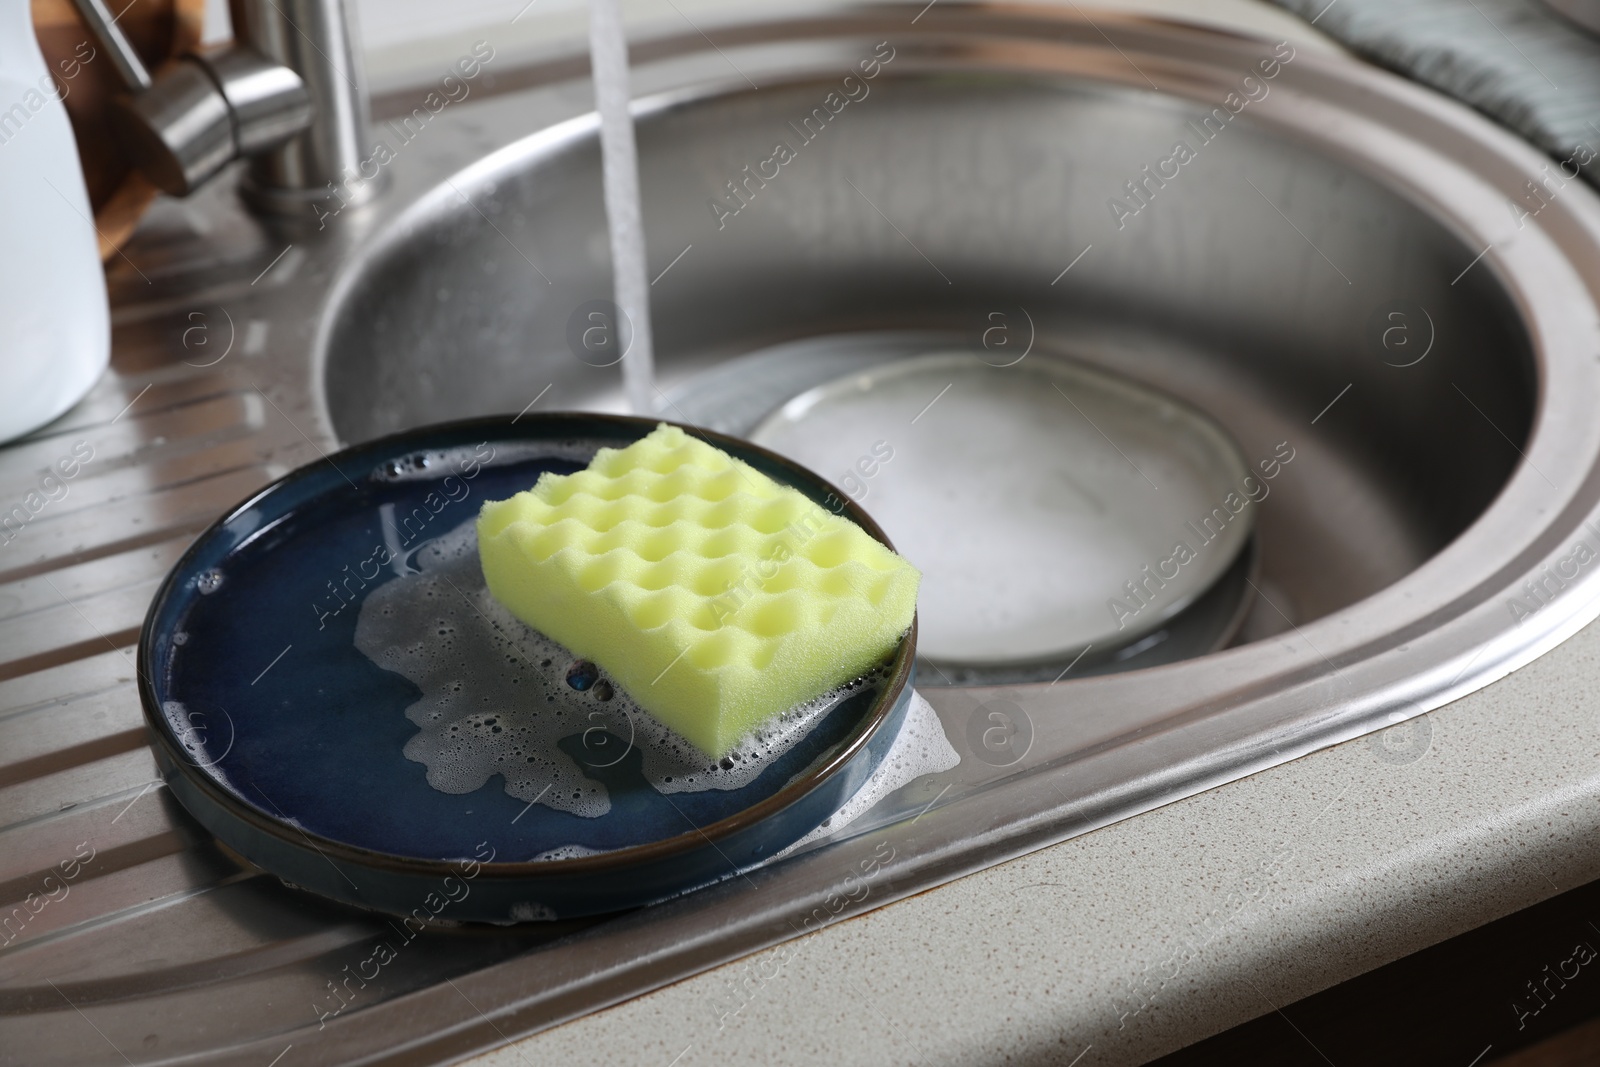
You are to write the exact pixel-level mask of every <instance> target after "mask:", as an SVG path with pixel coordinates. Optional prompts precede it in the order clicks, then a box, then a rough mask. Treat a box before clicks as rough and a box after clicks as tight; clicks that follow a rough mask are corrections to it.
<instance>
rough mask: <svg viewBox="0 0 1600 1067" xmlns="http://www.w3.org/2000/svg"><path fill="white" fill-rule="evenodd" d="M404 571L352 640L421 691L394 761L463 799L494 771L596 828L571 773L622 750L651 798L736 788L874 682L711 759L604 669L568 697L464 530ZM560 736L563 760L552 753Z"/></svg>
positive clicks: (562, 656)
mask: <svg viewBox="0 0 1600 1067" xmlns="http://www.w3.org/2000/svg"><path fill="white" fill-rule="evenodd" d="M414 562H415V563H416V565H417V566H418V567H419V568H420V570H419V571H417V572H416V573H413V574H408V575H405V576H403V577H400V578H396V579H395V580H393V581H390V582H387V583H385V584H384V585H382V586H380V587H379V588H377V589H376V590H374V591H373V592H372V593H371V595H369V596H368V597H367V598H366V600H365V601H364V602H363V603H362V605H361V613H360V616H359V618H358V619H357V622H356V639H355V643H356V647H357V649H359V650H360V651H361V652H362V654H363V655H365V656H366V657H367V658H368V659H370V660H372V662H373V663H375V664H377V665H378V666H380V667H382V668H384V669H385V670H391V671H394V672H396V673H398V674H400V675H402V676H403V677H405V678H406V679H408V680H409V681H411V682H412V683H413V684H415V685H416V686H417V688H419V689H420V690H421V691H422V698H421V699H420V700H418V701H417V702H416V703H414V704H412V705H411V706H410V707H408V708H407V709H406V717H407V718H408V719H410V720H411V721H412V722H413V723H415V724H416V725H417V726H418V727H419V732H418V733H417V735H416V736H415V737H413V738H412V739H411V740H410V741H408V742H407V743H406V746H405V749H404V752H405V755H406V757H407V758H408V759H412V760H415V761H417V762H418V763H421V764H423V765H424V766H426V767H427V768H428V775H427V779H428V784H429V785H431V786H433V787H434V788H435V789H438V790H440V791H441V792H445V793H470V792H473V791H474V790H477V789H480V788H482V787H483V785H484V783H486V782H487V781H488V780H489V778H490V777H491V776H492V775H495V774H499V775H501V777H502V778H503V779H504V781H505V790H506V792H507V793H508V794H509V795H511V796H513V797H515V798H517V799H518V800H523V801H527V802H530V803H538V804H542V805H544V806H546V807H549V808H552V809H554V810H557V811H565V812H570V813H572V814H574V815H581V816H584V817H586V818H597V817H599V816H601V815H604V814H605V813H606V812H608V811H610V810H611V798H610V795H609V794H608V792H607V791H606V788H605V786H604V785H602V784H601V783H600V782H598V781H596V780H594V779H593V778H590V777H589V776H588V775H587V774H586V773H585V771H586V770H587V769H591V768H604V767H607V766H610V765H611V764H613V763H616V762H619V761H620V760H621V759H623V758H625V757H626V756H627V754H628V752H629V751H631V750H632V749H637V750H638V751H639V753H640V756H641V768H642V773H643V775H644V777H645V779H646V780H647V781H648V782H649V783H650V785H651V786H652V787H654V788H655V789H657V790H658V791H660V792H661V793H664V794H665V793H688V792H700V791H703V790H708V789H723V790H728V789H739V788H742V787H743V786H746V785H749V784H750V783H751V782H753V781H755V779H756V778H757V777H759V776H760V774H761V772H762V771H764V770H765V769H766V768H767V767H769V766H771V765H772V763H773V762H775V761H776V760H777V759H779V758H780V757H782V756H783V755H784V754H785V753H787V752H789V751H790V750H791V749H792V748H793V747H794V746H795V745H796V744H797V743H798V742H799V741H800V740H801V739H802V738H803V737H805V735H806V734H807V733H808V732H809V731H810V730H811V729H812V728H813V727H815V726H816V725H817V724H818V723H819V722H821V721H822V719H823V718H825V717H826V716H827V714H828V712H829V711H831V710H832V709H833V708H834V707H836V706H837V705H838V704H839V702H840V701H842V700H845V699H847V698H849V697H850V696H852V695H854V694H856V693H858V692H860V691H861V690H863V689H864V688H866V687H868V686H870V685H872V684H873V683H874V681H875V680H876V678H877V675H876V673H874V674H869V675H867V676H865V677H863V678H860V679H857V680H855V681H853V682H852V683H850V684H849V685H846V686H843V687H841V688H839V689H836V690H834V691H833V692H831V693H828V694H827V695H825V696H823V697H821V698H819V699H817V700H813V701H809V702H807V703H805V704H802V705H800V706H799V707H797V708H794V709H792V710H790V711H788V712H785V713H783V714H782V715H780V716H778V718H776V719H774V720H772V721H770V722H767V723H765V724H763V725H762V726H761V727H760V728H759V729H757V730H755V731H752V732H751V733H750V734H748V735H746V736H745V737H744V738H743V739H741V740H740V741H739V743H738V744H736V745H734V747H733V750H732V751H731V752H730V753H729V754H728V755H727V756H726V757H725V758H723V759H722V760H720V761H717V760H711V759H708V758H707V757H706V756H705V755H704V754H703V753H701V752H700V751H699V750H698V749H696V748H695V747H694V746H693V745H692V744H690V743H689V742H688V741H687V740H685V739H684V738H683V737H681V736H680V735H678V734H677V733H675V732H674V731H672V730H671V729H669V728H668V727H666V726H664V725H662V724H661V723H660V722H659V721H658V720H656V719H655V718H654V717H653V716H651V715H650V714H649V713H647V712H645V711H643V710H642V709H641V708H640V707H639V706H638V705H637V704H636V703H635V702H634V701H633V700H632V699H630V698H629V697H628V695H627V693H626V692H625V691H624V690H623V689H622V687H621V686H620V685H619V684H618V683H617V682H616V681H615V679H613V678H611V677H610V676H609V675H608V674H607V673H606V672H605V671H603V670H601V671H599V672H598V678H597V679H596V680H595V681H594V682H593V684H591V685H590V686H589V687H588V688H586V689H584V690H582V691H579V690H576V689H573V688H572V687H571V686H570V685H568V684H567V683H566V681H565V678H566V675H567V671H568V668H569V667H570V666H571V665H572V664H573V663H574V662H575V659H576V657H574V656H573V655H572V653H570V652H569V651H567V650H566V649H565V648H563V647H562V646H561V645H559V644H557V643H556V642H554V641H552V640H550V639H549V638H547V637H545V636H544V635H542V634H540V633H538V632H537V631H535V630H532V629H530V628H529V627H527V626H525V625H524V624H523V623H522V622H520V621H519V620H518V619H517V618H516V617H515V616H513V615H512V614H511V613H510V612H509V611H507V610H506V609H505V608H504V607H502V606H501V604H500V603H499V602H498V601H496V600H495V599H494V597H493V596H492V595H491V594H490V593H489V591H488V589H487V588H486V587H485V585H484V580H483V572H482V570H481V568H480V566H479V564H478V557H477V531H476V524H475V521H469V522H466V523H463V524H462V525H461V526H459V527H457V528H456V529H454V530H452V531H451V532H449V533H447V534H445V535H443V536H441V537H439V538H437V539H435V540H433V541H430V542H428V543H426V544H424V545H423V546H422V547H420V548H419V549H418V550H417V551H416V553H415V557H414ZM607 695H609V699H606V696H607ZM573 737H576V738H578V739H579V747H580V748H581V755H580V756H578V758H577V759H574V758H573V757H572V756H570V755H568V754H567V753H566V752H564V751H562V750H561V749H560V748H559V747H558V746H557V742H559V741H561V740H562V739H563V738H573ZM619 741H620V742H621V743H622V744H621V745H619V744H618V742H619ZM569 747H570V743H569ZM584 764H587V767H585V766H584ZM551 851H552V852H555V851H560V850H559V849H556V850H551ZM538 858H542V859H556V858H565V857H557V856H554V855H549V854H544V855H541V856H540V857H538Z"/></svg>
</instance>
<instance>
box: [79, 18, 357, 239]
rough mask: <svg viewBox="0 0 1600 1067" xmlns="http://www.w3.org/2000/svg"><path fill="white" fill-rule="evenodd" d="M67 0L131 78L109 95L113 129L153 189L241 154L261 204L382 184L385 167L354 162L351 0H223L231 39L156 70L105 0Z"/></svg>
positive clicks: (188, 182) (178, 186)
mask: <svg viewBox="0 0 1600 1067" xmlns="http://www.w3.org/2000/svg"><path fill="white" fill-rule="evenodd" d="M74 3H75V4H76V5H77V8H78V12H79V14H80V15H81V16H82V17H83V20H84V22H85V23H86V24H87V25H88V27H89V29H90V30H91V31H92V32H93V33H94V34H95V35H96V36H97V37H98V38H99V39H100V41H101V42H102V43H103V44H104V45H105V46H106V49H107V51H108V52H109V53H110V55H111V57H112V62H113V64H114V65H115V67H116V69H117V72H118V74H119V76H120V77H121V79H122V81H123V84H124V85H125V86H126V88H127V90H128V92H127V95H126V96H122V97H119V98H118V99H117V101H116V102H115V103H114V105H113V107H114V108H115V121H114V123H113V126H114V128H115V130H116V131H117V137H118V139H119V141H120V142H121V143H122V146H123V148H124V150H125V151H126V153H127V155H128V156H129V158H130V161H131V162H132V163H133V165H134V167H135V168H136V169H137V170H138V171H139V172H140V173H142V174H143V175H144V176H145V177H146V178H148V179H150V181H151V182H152V183H153V184H155V185H156V186H157V187H159V188H160V189H162V190H164V191H166V192H168V193H171V194H172V195H174V196H188V195H189V194H190V193H192V192H194V191H195V190H196V189H198V188H199V187H200V186H201V185H203V184H204V183H205V182H206V181H208V180H209V179H210V178H211V177H212V176H213V175H215V174H216V173H217V172H218V171H220V170H222V168H223V167H225V166H227V165H228V164H229V163H231V162H233V161H234V160H236V159H240V158H247V159H248V160H249V161H250V166H249V170H248V172H247V174H246V176H245V178H244V180H243V181H242V182H241V184H240V194H241V195H242V196H243V198H244V199H245V201H246V203H248V204H250V205H251V206H252V207H253V208H254V209H255V210H257V211H259V212H261V213H264V214H273V215H294V214H297V213H302V212H304V213H307V214H311V213H312V212H313V211H314V210H315V209H316V208H317V207H318V205H319V204H321V203H323V202H325V201H328V200H331V199H334V198H337V199H338V201H339V203H340V205H341V207H343V206H349V205H351V204H354V203H359V202H362V201H365V200H367V199H370V198H371V197H372V196H373V195H375V194H376V193H377V192H378V190H379V188H380V182H381V177H382V176H381V175H379V176H378V177H377V178H373V179H367V178H364V177H363V176H362V175H361V173H360V169H359V168H360V164H361V160H362V157H363V156H364V155H365V153H366V151H367V149H368V148H369V145H368V134H367V118H368V115H367V105H368V101H367V87H366V80H365V78H364V76H363V73H362V69H361V62H360V54H359V45H358V43H357V35H356V33H355V24H354V17H355V11H354V4H353V2H352V0H229V13H230V14H231V16H232V20H233V35H234V40H233V43H232V44H229V45H223V46H219V47H215V48H208V49H201V50H199V51H196V52H191V53H189V54H187V55H185V56H183V57H181V58H180V59H179V60H178V61H177V62H176V63H173V64H171V65H170V66H169V67H168V68H167V69H166V70H164V71H162V72H161V73H160V74H159V76H157V77H154V78H152V77H151V74H150V72H149V71H148V70H146V69H145V66H144V63H143V62H142V61H141V60H140V59H139V56H138V54H137V53H135V52H134V50H133V48H132V46H131V45H129V43H128V39H127V37H126V36H124V35H123V33H122V30H121V28H120V27H118V26H117V24H116V20H115V19H114V18H113V17H112V15H111V13H110V11H109V10H108V9H107V7H106V4H105V2H104V0H74ZM315 213H316V214H317V215H318V216H319V217H320V216H322V215H324V214H326V213H324V212H320V211H317V212H315Z"/></svg>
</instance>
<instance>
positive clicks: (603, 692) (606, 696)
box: [594, 682, 616, 700]
mask: <svg viewBox="0 0 1600 1067" xmlns="http://www.w3.org/2000/svg"><path fill="white" fill-rule="evenodd" d="M594 696H595V699H596V700H610V699H611V698H612V697H614V696H616V692H615V691H614V690H613V689H612V688H611V683H610V682H596V683H595V686H594Z"/></svg>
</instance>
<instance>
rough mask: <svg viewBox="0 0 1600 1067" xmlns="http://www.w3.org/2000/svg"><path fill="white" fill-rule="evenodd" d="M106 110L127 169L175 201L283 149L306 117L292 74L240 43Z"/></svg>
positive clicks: (303, 95)
mask: <svg viewBox="0 0 1600 1067" xmlns="http://www.w3.org/2000/svg"><path fill="white" fill-rule="evenodd" d="M79 2H80V3H97V2H98V0H79ZM112 106H113V108H114V109H115V114H116V115H117V121H116V123H115V129H116V133H117V137H118V140H119V141H120V142H121V144H122V146H123V150H124V151H125V152H127V154H128V156H129V157H130V159H131V161H132V163H133V165H134V166H135V167H137V168H138V169H139V171H140V172H141V173H142V174H144V176H145V177H147V178H149V179H150V181H151V182H153V183H154V184H155V185H156V186H158V187H159V188H161V189H163V190H165V191H166V192H169V193H171V194H173V195H174V196H188V195H189V194H190V193H192V192H194V191H195V190H196V189H198V188H199V187H200V186H201V185H202V184H204V183H205V181H206V180H207V179H209V178H210V177H211V176H212V175H213V174H215V173H216V172H217V171H219V170H221V169H222V168H223V167H224V166H226V165H227V164H229V163H231V162H232V161H233V160H235V159H238V158H240V157H241V156H248V155H255V154H256V153H259V152H263V151H266V150H268V149H271V148H274V147H276V146H278V145H280V144H282V143H283V142H284V141H286V140H288V139H289V138H290V137H293V136H294V135H295V134H297V133H299V132H300V131H302V130H304V129H306V128H307V127H309V126H310V125H311V117H312V108H311V97H310V95H309V94H308V93H307V92H306V86H305V82H304V81H302V80H301V78H300V76H299V75H298V74H296V73H295V72H294V71H292V70H290V69H289V68H288V67H285V66H283V65H281V64H278V63H273V62H271V61H270V60H268V59H266V58H265V57H264V56H262V55H260V54H259V53H257V52H256V51H254V50H253V49H250V48H247V47H243V46H239V45H233V46H224V47H221V48H213V49H207V50H204V51H201V52H196V53H190V54H189V55H186V56H184V57H183V58H182V59H180V60H179V61H178V62H177V63H175V64H173V65H172V66H171V67H169V68H168V69H167V70H165V71H163V72H162V73H161V75H160V76H159V77H157V78H156V79H155V80H154V82H153V83H152V84H151V86H150V88H149V89H147V90H146V91H144V92H141V93H137V94H134V95H130V96H125V97H120V98H118V99H117V100H116V101H115V102H114V103H113V105H112Z"/></svg>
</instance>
